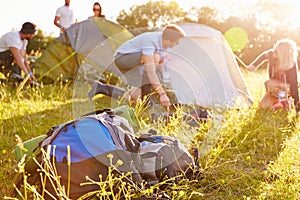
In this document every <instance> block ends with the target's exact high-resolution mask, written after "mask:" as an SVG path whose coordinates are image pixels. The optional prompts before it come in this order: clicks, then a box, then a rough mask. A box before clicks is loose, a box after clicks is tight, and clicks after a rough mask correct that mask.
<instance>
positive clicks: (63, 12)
mask: <svg viewBox="0 0 300 200" xmlns="http://www.w3.org/2000/svg"><path fill="white" fill-rule="evenodd" d="M55 16H57V17H60V19H59V23H60V24H61V25H62V26H63V27H65V28H68V27H70V26H71V25H72V24H74V13H73V9H71V8H70V7H68V6H65V5H64V6H62V7H59V8H58V9H57V10H56V13H55Z"/></svg>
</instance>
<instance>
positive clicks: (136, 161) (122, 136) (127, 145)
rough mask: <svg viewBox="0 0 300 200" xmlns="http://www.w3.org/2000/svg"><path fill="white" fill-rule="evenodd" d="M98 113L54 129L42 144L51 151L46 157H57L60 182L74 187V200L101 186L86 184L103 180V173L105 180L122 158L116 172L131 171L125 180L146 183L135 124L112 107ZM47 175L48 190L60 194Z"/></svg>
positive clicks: (72, 189) (51, 158)
mask: <svg viewBox="0 0 300 200" xmlns="http://www.w3.org/2000/svg"><path fill="white" fill-rule="evenodd" d="M98 113H99V114H97V113H95V114H88V115H85V116H82V117H80V118H78V119H75V120H72V121H69V122H66V123H63V124H60V125H58V126H56V127H54V128H52V129H50V131H49V132H48V136H47V138H45V139H44V140H43V141H42V143H41V144H40V147H41V148H43V149H45V151H46V152H47V154H46V155H42V157H43V159H42V160H45V159H47V158H48V160H49V162H51V161H52V160H54V165H55V169H56V172H57V174H58V175H59V176H60V185H62V186H64V188H70V190H69V191H68V192H67V191H66V193H67V194H68V196H69V197H70V198H72V199H76V198H78V197H80V196H82V195H84V194H87V193H88V192H90V191H94V190H97V189H99V186H98V185H97V184H84V185H82V183H84V182H87V179H86V177H89V178H90V179H91V180H93V181H96V182H99V181H101V180H100V177H99V174H101V176H102V180H105V179H106V177H107V175H108V168H109V167H110V166H112V165H115V164H116V163H117V162H118V160H122V161H123V164H122V165H120V166H118V167H117V168H116V169H115V170H114V171H113V173H115V174H122V175H124V174H127V175H126V176H127V177H125V178H124V181H125V182H126V181H128V180H130V181H133V182H134V183H136V184H140V183H141V182H142V178H141V176H140V174H139V168H140V167H141V160H140V156H139V154H138V152H139V147H140V142H139V141H138V140H137V139H136V138H135V135H134V130H133V128H132V126H131V125H130V124H129V123H128V120H126V119H125V118H124V117H121V116H119V115H116V114H115V113H114V112H112V111H111V110H110V109H106V110H101V111H99V112H98ZM68 163H70V164H69V165H68ZM128 176H130V177H128ZM45 177H46V184H45V188H46V190H47V191H48V192H49V193H51V195H53V196H56V195H58V194H57V193H56V189H55V188H57V187H59V186H58V185H56V183H53V181H52V180H49V178H48V177H47V176H45ZM116 188H117V186H116Z"/></svg>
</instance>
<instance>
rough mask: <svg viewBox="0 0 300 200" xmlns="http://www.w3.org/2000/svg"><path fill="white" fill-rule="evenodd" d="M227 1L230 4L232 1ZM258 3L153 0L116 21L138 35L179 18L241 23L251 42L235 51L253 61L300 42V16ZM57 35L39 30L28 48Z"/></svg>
mask: <svg viewBox="0 0 300 200" xmlns="http://www.w3.org/2000/svg"><path fill="white" fill-rule="evenodd" d="M212 1H214V0H212ZM219 3H220V1H219ZM223 3H224V2H223ZM226 3H227V4H230V2H226ZM231 4H233V2H231ZM220 6H221V5H220ZM228 6H231V5H228ZM254 7H255V9H251V8H249V9H247V12H246V11H245V12H243V10H241V11H240V13H241V14H240V15H238V16H234V15H230V13H229V15H228V13H224V12H222V11H220V10H218V9H217V8H215V7H209V6H203V7H191V8H190V9H189V10H184V9H183V8H181V7H180V6H179V4H178V3H177V2H176V1H168V2H167V1H164V0H158V1H156V0H149V1H148V2H147V3H145V4H138V5H133V6H132V7H131V8H130V9H129V10H128V11H125V10H122V11H121V12H120V13H119V16H118V17H117V19H116V21H117V23H119V24H120V25H122V26H124V27H125V28H127V29H128V30H130V31H131V32H132V33H133V34H134V35H138V34H140V33H142V32H145V31H154V30H157V29H161V28H163V27H164V26H165V25H167V24H169V23H177V22H196V23H201V24H205V25H208V26H210V27H213V28H215V29H217V30H219V31H220V32H221V33H222V34H224V33H225V32H226V31H227V30H228V29H230V28H232V27H241V28H243V29H244V30H245V31H246V32H247V34H248V43H247V46H246V47H245V48H244V49H242V50H239V51H237V52H234V53H235V54H236V55H237V56H239V57H240V58H241V59H242V60H243V61H244V62H245V63H246V64H249V63H250V62H251V61H252V60H253V59H254V58H255V57H256V56H257V55H258V54H259V53H260V52H262V51H264V50H266V49H268V48H271V47H272V46H273V45H274V44H275V42H276V41H277V40H278V39H281V38H286V37H288V38H290V39H293V40H294V41H296V42H297V44H299V42H300V37H299V35H300V28H299V26H295V24H297V23H295V21H296V22H297V19H294V18H293V16H289V13H287V12H284V8H283V7H282V5H281V4H279V3H276V2H275V1H271V0H266V1H258V2H257V3H256V4H255V5H254ZM285 10H287V9H285ZM291 22H294V23H291ZM299 25H300V23H299ZM53 39H55V38H52V37H50V36H44V35H43V33H42V31H41V30H39V31H38V33H37V35H36V37H34V38H33V39H32V40H31V41H30V43H29V48H28V52H32V51H41V52H42V51H43V49H45V48H46V47H47V44H48V43H49V42H50V41H51V40H53Z"/></svg>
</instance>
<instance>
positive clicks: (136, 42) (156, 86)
mask: <svg viewBox="0 0 300 200" xmlns="http://www.w3.org/2000/svg"><path fill="white" fill-rule="evenodd" d="M184 36H185V33H184V31H183V30H182V29H181V28H180V27H179V26H177V25H174V24H172V25H168V26H166V27H165V28H164V30H163V31H156V32H145V33H142V34H140V35H138V36H136V37H134V38H132V39H130V40H128V41H126V42H124V43H123V44H122V45H121V46H120V47H119V48H118V49H117V50H116V52H115V54H114V56H115V58H114V62H115V64H116V66H117V67H118V68H119V70H120V71H121V72H122V73H123V74H124V76H125V77H126V78H127V80H128V82H129V85H131V86H133V89H132V93H129V96H130V97H131V99H133V100H136V99H138V98H139V97H142V98H143V97H144V96H145V95H147V94H150V93H151V91H154V92H155V93H156V94H157V95H158V98H159V101H160V104H161V105H162V106H165V107H168V106H170V105H171V103H170V99H169V97H168V95H167V93H166V91H165V89H164V87H163V84H162V83H161V80H160V78H159V77H161V76H159V74H161V75H162V77H163V76H164V75H163V73H164V71H165V70H164V69H165V67H166V55H167V49H168V48H172V47H174V46H176V45H178V44H179V41H180V39H181V38H183V37H184ZM114 90H116V89H115V88H111V87H110V88H107V85H105V84H101V83H97V84H94V85H93V88H92V89H91V91H90V92H89V97H92V96H93V95H94V94H106V95H108V96H111V95H112V93H113V92H114ZM106 91H109V93H107V92H106ZM117 91H118V90H117ZM105 92H106V93H105ZM118 93H121V91H120V92H118ZM126 99H128V98H126Z"/></svg>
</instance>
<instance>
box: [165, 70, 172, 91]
mask: <svg viewBox="0 0 300 200" xmlns="http://www.w3.org/2000/svg"><path fill="white" fill-rule="evenodd" d="M163 83H164V86H165V89H170V87H171V74H170V72H169V71H168V70H167V69H166V68H165V70H164V72H163Z"/></svg>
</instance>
